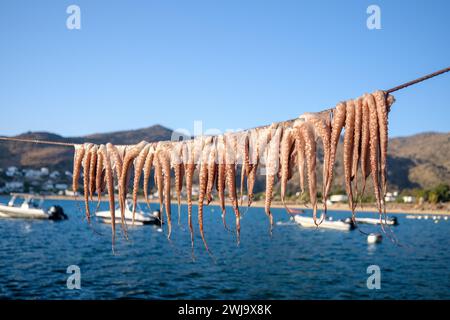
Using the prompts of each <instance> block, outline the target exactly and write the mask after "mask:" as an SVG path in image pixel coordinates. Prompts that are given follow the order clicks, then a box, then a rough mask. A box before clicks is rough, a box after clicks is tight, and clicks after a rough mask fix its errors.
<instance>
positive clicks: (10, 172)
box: [5, 167, 19, 177]
mask: <svg viewBox="0 0 450 320" xmlns="http://www.w3.org/2000/svg"><path fill="white" fill-rule="evenodd" d="M18 172H19V170H18V169H17V167H8V168H7V169H6V173H5V174H6V176H7V177H14V176H15V175H16V174H17V173H18Z"/></svg>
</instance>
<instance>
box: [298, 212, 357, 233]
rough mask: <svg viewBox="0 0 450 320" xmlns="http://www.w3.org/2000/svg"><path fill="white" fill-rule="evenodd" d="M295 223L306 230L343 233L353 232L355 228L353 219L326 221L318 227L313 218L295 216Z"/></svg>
mask: <svg viewBox="0 0 450 320" xmlns="http://www.w3.org/2000/svg"><path fill="white" fill-rule="evenodd" d="M294 221H295V222H296V223H298V224H299V225H301V226H302V227H305V228H320V229H334V230H341V231H349V230H353V229H354V228H355V226H354V225H353V223H352V221H351V219H349V220H346V221H343V220H324V221H323V222H322V223H321V224H320V225H319V226H316V224H315V223H314V219H313V218H311V217H303V216H301V215H298V214H297V215H295V217H294Z"/></svg>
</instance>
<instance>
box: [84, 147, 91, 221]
mask: <svg viewBox="0 0 450 320" xmlns="http://www.w3.org/2000/svg"><path fill="white" fill-rule="evenodd" d="M92 147H94V145H93V144H92V143H86V144H85V146H84V148H85V150H86V152H85V153H84V157H83V162H82V165H83V189H84V191H83V193H84V206H85V209H86V219H87V221H88V223H91V211H90V209H89V185H90V184H89V177H90V165H91V156H92V152H91V149H92Z"/></svg>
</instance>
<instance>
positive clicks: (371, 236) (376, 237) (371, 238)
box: [367, 233, 383, 244]
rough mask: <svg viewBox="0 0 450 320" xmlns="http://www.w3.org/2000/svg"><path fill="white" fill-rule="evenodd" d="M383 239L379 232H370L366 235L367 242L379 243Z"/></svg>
mask: <svg viewBox="0 0 450 320" xmlns="http://www.w3.org/2000/svg"><path fill="white" fill-rule="evenodd" d="M381 240H383V236H382V235H381V234H379V233H371V234H369V235H368V236H367V243H369V244H375V243H380V242H381Z"/></svg>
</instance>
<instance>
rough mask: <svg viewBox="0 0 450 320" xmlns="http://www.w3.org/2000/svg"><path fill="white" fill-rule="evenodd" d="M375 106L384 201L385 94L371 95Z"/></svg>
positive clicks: (386, 142) (386, 114)
mask: <svg viewBox="0 0 450 320" xmlns="http://www.w3.org/2000/svg"><path fill="white" fill-rule="evenodd" d="M373 96H374V98H375V103H376V106H377V118H378V126H379V136H380V172H381V190H382V196H383V201H384V196H385V195H386V188H387V179H386V177H387V151H388V138H389V137H388V112H389V107H388V105H387V102H386V94H385V93H384V92H383V91H381V90H379V91H376V92H374V93H373Z"/></svg>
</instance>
